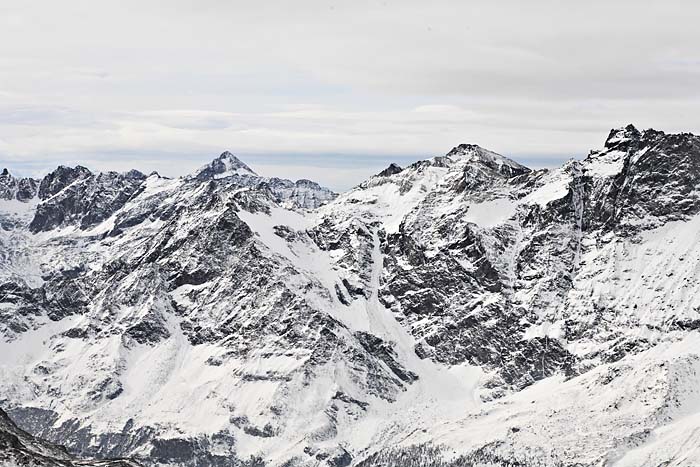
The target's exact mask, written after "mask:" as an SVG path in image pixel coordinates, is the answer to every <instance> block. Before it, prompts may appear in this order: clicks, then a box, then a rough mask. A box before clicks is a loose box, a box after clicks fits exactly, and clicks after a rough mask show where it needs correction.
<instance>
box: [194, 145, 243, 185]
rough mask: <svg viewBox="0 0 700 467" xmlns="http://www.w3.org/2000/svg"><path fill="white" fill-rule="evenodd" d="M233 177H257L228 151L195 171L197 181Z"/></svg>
mask: <svg viewBox="0 0 700 467" xmlns="http://www.w3.org/2000/svg"><path fill="white" fill-rule="evenodd" d="M234 175H238V176H257V174H256V173H255V172H254V171H253V169H251V168H250V167H248V166H247V165H246V164H245V163H244V162H243V161H242V160H240V159H239V158H237V157H236V156H234V155H233V154H232V153H231V152H229V151H224V152H222V153H221V155H220V156H219V157H217V158H216V159H214V160H213V161H211V162H210V163H209V164H207V165H205V166H204V167H202V168H200V169H199V170H198V171H197V174H196V177H197V178H198V179H202V180H204V179H212V178H226V177H231V176H234Z"/></svg>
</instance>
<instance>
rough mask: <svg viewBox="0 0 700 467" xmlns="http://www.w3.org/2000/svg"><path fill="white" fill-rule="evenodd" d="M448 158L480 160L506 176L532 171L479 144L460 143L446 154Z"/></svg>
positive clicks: (469, 160)
mask: <svg viewBox="0 0 700 467" xmlns="http://www.w3.org/2000/svg"><path fill="white" fill-rule="evenodd" d="M444 157H445V158H446V159H448V160H453V161H454V160H459V161H464V160H466V161H468V162H479V163H482V164H484V165H485V166H487V167H489V168H491V169H493V170H496V171H497V172H500V173H502V174H503V175H506V176H515V175H522V174H525V173H528V172H530V169H529V168H528V167H525V166H524V165H522V164H519V163H517V162H515V161H514V160H512V159H509V158H507V157H505V156H502V155H500V154H498V153H495V152H493V151H489V150H488V149H484V148H482V147H481V146H479V145H477V144H460V145H459V146H457V147H454V148H452V150H451V151H450V152H448V153H447V154H446V155H445V156H444Z"/></svg>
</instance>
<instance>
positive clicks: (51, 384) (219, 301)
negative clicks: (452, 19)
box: [0, 128, 700, 467]
mask: <svg viewBox="0 0 700 467" xmlns="http://www.w3.org/2000/svg"><path fill="white" fill-rule="evenodd" d="M604 137H605V134H602V135H601V143H602V140H603V139H604ZM609 140H610V141H609V144H610V147H604V148H602V149H601V150H600V151H598V152H597V154H598V157H591V158H588V159H586V160H572V161H569V162H567V163H566V164H564V165H563V166H562V167H559V168H551V169H548V170H533V171H529V169H527V168H525V167H523V166H522V165H520V164H517V163H515V162H513V161H510V160H509V159H507V158H504V157H503V156H500V155H498V154H496V153H493V152H491V151H487V150H486V149H483V148H480V147H479V146H476V145H466V144H465V145H460V146H458V147H456V148H454V149H453V150H452V151H451V152H450V153H449V154H448V155H445V156H441V157H435V158H432V159H428V160H423V161H419V162H416V163H414V164H410V165H408V166H407V167H405V168H404V169H403V170H401V171H400V172H397V170H398V169H399V168H398V166H390V169H391V170H389V172H396V173H393V174H391V175H387V176H383V177H380V176H373V177H371V178H370V179H369V180H367V181H366V182H365V183H363V184H361V185H359V186H358V187H355V188H353V189H352V190H350V191H348V192H346V193H343V194H342V195H340V196H339V197H337V198H334V194H333V193H331V192H329V191H324V190H322V189H319V187H318V185H317V184H315V183H314V182H309V181H306V180H303V179H302V180H299V181H296V182H293V181H290V180H285V179H277V178H268V177H263V176H253V175H238V176H236V175H234V176H230V177H224V178H221V179H217V178H216V175H217V174H221V173H225V170H224V171H221V172H218V173H216V172H215V171H214V169H216V167H214V168H212V171H213V172H210V173H209V178H204V179H202V180H198V179H197V178H196V176H195V175H192V176H190V177H186V178H178V179H174V180H172V179H165V178H158V177H149V178H147V179H143V180H141V179H140V176H139V175H138V174H134V175H135V177H132V178H130V177H129V176H128V175H127V174H117V173H115V172H108V173H104V174H98V173H95V174H89V175H87V174H84V175H86V176H85V178H81V177H80V171H79V170H77V169H68V168H63V169H61V170H60V171H59V172H61V173H64V172H65V174H64V175H65V177H64V179H61V177H59V175H60V173H59V174H54V180H53V182H52V183H48V182H47V183H46V185H47V187H46V192H47V193H53V194H52V195H51V196H50V197H49V198H47V199H44V200H43V201H42V202H38V200H37V199H35V200H34V201H35V203H27V204H26V205H20V203H17V202H14V201H10V202H0V214H2V213H1V211H2V209H3V208H5V207H7V208H9V209H16V208H17V206H18V205H20V206H19V207H20V208H24V207H27V208H33V210H32V211H31V212H29V211H30V210H29V209H27V211H28V212H29V214H30V215H33V216H34V221H33V222H31V223H30V222H29V221H28V220H27V221H26V222H25V219H27V218H28V216H25V215H24V214H22V215H21V216H19V215H18V216H14V217H13V218H12V219H9V220H7V221H3V219H2V218H0V223H2V225H0V356H2V362H0V375H1V376H2V377H0V394H2V401H0V403H2V404H1V405H2V406H3V407H5V408H6V409H7V413H8V415H9V417H10V418H11V419H12V420H13V421H14V422H15V423H16V425H17V427H18V428H19V429H22V430H25V431H26V432H27V433H31V434H32V435H33V436H35V437H40V438H43V439H46V440H49V441H51V442H61V443H66V444H67V445H68V447H69V449H71V452H75V453H79V454H81V455H84V456H90V457H100V458H108V457H110V458H113V457H121V456H130V457H131V456H135V457H136V458H137V460H138V461H143V463H144V464H145V465H147V466H155V465H165V464H167V465H172V466H177V467H191V466H193V465H197V466H198V467H222V466H242V465H266V466H268V467H283V466H284V467H339V466H348V467H349V466H353V467H378V466H384V467H389V466H393V467H396V466H406V465H421V466H426V467H437V466H440V467H457V466H463V465H533V466H545V465H546V466H549V465H580V466H586V467H593V466H598V465H604V464H606V463H610V462H612V461H611V459H612V460H613V461H615V465H617V466H649V467H653V466H658V465H677V464H679V462H680V463H681V464H683V465H700V450H696V451H695V452H693V451H691V449H688V446H691V448H692V447H693V446H696V445H697V442H696V437H697V436H696V435H697V433H698V432H700V418H699V417H698V416H697V415H698V404H697V400H698V395H699V394H700V392H699V390H698V388H700V376H699V375H700V350H698V349H700V333H699V332H698V330H699V329H700V324H699V320H700V315H699V314H698V310H699V309H700V301H699V300H698V297H700V270H699V269H698V265H699V264H700V237H699V236H698V234H697V233H698V231H699V229H700V185H699V184H698V180H700V138H698V137H695V136H688V135H687V134H676V135H674V134H663V133H661V132H656V131H655V130H646V131H638V130H636V129H635V128H623V129H621V130H619V131H617V132H615V133H614V134H613V135H612V137H610V138H609ZM625 144H627V145H626V146H625ZM227 161H228V162H230V160H229V159H228V156H227V155H226V156H225V157H224V159H223V160H222V161H221V164H222V165H224V166H225V165H226V162H227ZM241 170H244V169H241ZM76 171H77V172H76ZM516 174H519V175H517V176H516ZM69 175H70V176H69ZM76 177H77V178H76ZM0 178H2V176H1V175H0ZM322 204H323V205H322ZM300 207H301V208H302V209H300ZM306 207H311V208H313V207H317V209H305V208H306ZM34 211H35V212H34ZM8 218H9V216H8ZM13 219H17V220H13ZM553 396H555V397H553ZM572 424H575V425H576V427H577V433H576V435H577V436H572V435H571V426H572ZM1 425H2V417H1V413H0V432H2V426H1ZM1 438H2V433H0V443H1V442H2V439H1ZM18 438H19V436H18ZM27 439H29V438H27ZM20 441H21V440H20ZM10 448H11V449H12V447H10ZM1 452H2V447H0V453H1ZM618 461H619V462H618ZM0 464H2V458H1V457H0ZM25 464H26V463H25ZM20 465H23V464H20Z"/></svg>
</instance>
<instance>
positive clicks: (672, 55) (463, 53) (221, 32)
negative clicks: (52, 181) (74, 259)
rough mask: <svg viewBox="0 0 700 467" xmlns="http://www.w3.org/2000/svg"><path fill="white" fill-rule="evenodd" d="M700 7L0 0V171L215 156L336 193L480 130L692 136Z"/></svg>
mask: <svg viewBox="0 0 700 467" xmlns="http://www.w3.org/2000/svg"><path fill="white" fill-rule="evenodd" d="M699 17H700V2H697V1H694V0H688V1H673V0H664V1H651V0H635V1H622V0H618V1H609V0H608V1H595V0H593V1H586V2H568V1H567V2H564V1H544V0H533V1H527V2H524V1H503V0H499V1H493V0H489V1H467V0H459V1H450V0H435V1H424V0H421V1H412V0H401V1H391V0H378V1H365V0H352V1H317V0H297V1H289V0H279V1H274V0H267V1H239V0H228V1H225V0H192V1H189V0H168V1H163V2H160V1H150V0H140V1H132V0H114V1H100V2H96V1H94V0H88V1H78V0H61V1H60V2H59V1H55V0H50V1H38V0H33V1H27V0H3V1H2V2H0V165H2V166H8V167H9V168H10V169H11V170H13V171H14V172H17V173H20V174H26V175H39V174H42V173H44V172H46V171H48V170H50V169H52V168H54V167H55V166H56V165H58V164H59V163H62V164H77V163H80V164H83V165H86V166H88V167H90V168H92V169H96V170H126V169H129V168H139V169H141V170H142V171H151V170H158V171H159V172H160V173H162V174H164V175H169V176H177V175H181V174H184V173H188V172H190V171H192V170H193V169H195V168H196V167H198V166H200V165H202V164H203V163H205V162H207V161H209V160H210V159H212V158H213V157H214V156H216V155H217V154H219V153H220V152H222V151H223V150H230V151H232V152H234V153H235V154H237V155H239V157H241V158H242V159H243V160H245V161H246V162H248V163H249V165H251V166H252V167H253V168H254V169H256V170H257V171H258V172H259V173H261V174H264V175H278V176H285V177H289V178H298V177H306V178H315V179H317V180H319V181H321V182H323V183H324V184H326V185H328V186H331V187H332V188H335V189H338V190H342V189H346V188H348V187H349V186H351V185H353V184H355V183H357V182H359V181H361V180H362V179H363V178H365V177H366V176H368V175H370V174H372V173H375V172H377V171H378V170H380V169H381V168H383V167H384V166H386V165H388V163H389V162H391V161H396V162H398V163H400V164H405V163H409V162H411V161H414V160H417V159H422V158H426V157H430V156H433V155H437V154H443V153H445V152H447V151H448V150H449V149H451V148H452V147H453V146H455V145H457V144H459V143H463V142H469V143H476V144H480V145H482V146H484V147H487V148H489V149H492V150H495V151H497V152H500V153H502V154H505V155H508V156H510V157H512V158H514V159H516V160H518V161H520V162H522V163H525V164H527V165H530V166H533V167H542V166H551V165H556V164H558V163H560V162H561V161H562V160H565V159H568V158H570V157H582V156H584V155H585V154H586V153H587V152H588V151H589V150H590V149H593V148H597V147H599V146H601V144H602V141H603V140H604V139H605V136H606V135H607V132H608V130H609V129H610V128H611V127H618V126H622V125H624V124H627V123H630V122H631V123H634V124H635V125H637V126H638V127H641V128H648V127H654V128H658V129H663V130H665V131H667V132H678V131H690V132H694V133H699V132H700V111H698V109H700V85H699V84H700V28H698V27H697V21H698V18H699Z"/></svg>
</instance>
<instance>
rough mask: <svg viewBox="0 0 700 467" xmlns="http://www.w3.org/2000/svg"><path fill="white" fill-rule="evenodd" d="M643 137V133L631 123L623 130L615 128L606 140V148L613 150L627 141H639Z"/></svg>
mask: <svg viewBox="0 0 700 467" xmlns="http://www.w3.org/2000/svg"><path fill="white" fill-rule="evenodd" d="M641 136H642V133H641V132H640V131H639V130H637V128H636V127H635V126H634V125H632V124H631V123H630V124H629V125H627V126H624V127H622V128H613V129H612V130H610V133H609V134H608V138H607V139H606V140H605V147H606V148H611V147H613V146H617V145H619V144H620V143H623V142H625V141H629V140H633V139H639V137H641Z"/></svg>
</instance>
